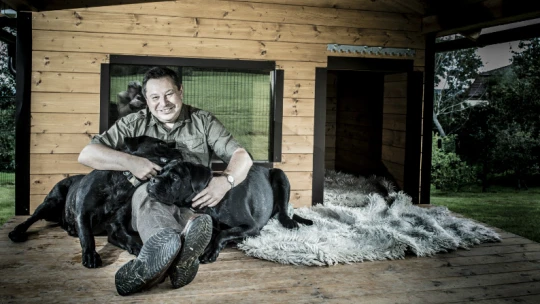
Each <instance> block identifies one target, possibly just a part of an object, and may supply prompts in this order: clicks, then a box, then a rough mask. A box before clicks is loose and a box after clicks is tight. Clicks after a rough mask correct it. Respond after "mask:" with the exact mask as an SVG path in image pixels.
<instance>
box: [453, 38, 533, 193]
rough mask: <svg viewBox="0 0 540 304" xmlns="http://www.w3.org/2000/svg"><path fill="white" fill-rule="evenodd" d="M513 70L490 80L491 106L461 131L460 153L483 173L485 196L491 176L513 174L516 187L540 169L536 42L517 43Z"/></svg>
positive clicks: (483, 108) (475, 112)
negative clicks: (519, 49) (525, 177)
mask: <svg viewBox="0 0 540 304" xmlns="http://www.w3.org/2000/svg"><path fill="white" fill-rule="evenodd" d="M519 47H520V48H521V51H519V52H516V51H513V58H512V68H511V69H510V70H508V71H506V72H505V73H502V74H499V75H494V76H493V77H492V78H491V79H490V80H489V84H488V86H487V88H488V95H489V98H488V99H489V103H488V104H485V105H482V106H479V107H475V108H474V109H472V110H471V114H470V116H471V119H469V120H468V121H467V123H466V124H465V126H464V127H463V129H462V130H461V131H460V135H459V138H460V144H459V147H460V149H459V152H458V153H460V154H461V155H462V156H463V157H464V158H465V159H466V160H467V161H468V162H469V163H475V164H479V165H480V166H481V168H482V170H481V172H482V173H481V177H480V178H481V179H482V181H483V190H484V191H485V189H486V187H487V179H488V175H489V174H493V173H502V174H506V173H513V174H514V175H515V178H516V182H517V183H516V186H517V187H518V188H519V187H520V186H522V180H523V177H524V176H527V175H532V174H537V173H539V167H540V119H539V116H540V39H539V38H535V39H531V40H527V41H521V42H520V43H519Z"/></svg>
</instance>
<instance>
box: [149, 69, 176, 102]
mask: <svg viewBox="0 0 540 304" xmlns="http://www.w3.org/2000/svg"><path fill="white" fill-rule="evenodd" d="M164 77H171V79H172V80H173V83H174V84H175V85H176V86H177V87H178V88H179V89H180V85H181V82H180V78H179V77H178V74H176V72H175V71H173V70H172V69H170V68H168V67H159V66H157V67H153V68H151V69H150V70H148V71H146V73H145V74H144V78H143V82H142V92H143V95H144V96H146V83H147V82H148V80H150V79H160V78H164Z"/></svg>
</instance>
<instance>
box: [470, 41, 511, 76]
mask: <svg viewBox="0 0 540 304" xmlns="http://www.w3.org/2000/svg"><path fill="white" fill-rule="evenodd" d="M518 42H519V41H512V42H505V43H499V44H493V45H489V46H486V47H483V48H479V49H478V51H477V53H478V55H479V56H480V58H481V59H482V62H483V63H484V66H483V67H482V68H480V72H484V71H489V70H493V69H496V68H500V67H503V66H505V65H509V64H510V63H511V62H510V58H512V53H511V50H510V47H512V49H513V50H514V51H517V50H518Z"/></svg>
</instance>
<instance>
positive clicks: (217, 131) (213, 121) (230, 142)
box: [206, 114, 242, 163]
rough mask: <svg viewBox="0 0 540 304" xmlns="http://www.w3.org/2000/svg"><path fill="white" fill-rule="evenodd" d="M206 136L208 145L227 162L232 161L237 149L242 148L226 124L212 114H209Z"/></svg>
mask: <svg viewBox="0 0 540 304" xmlns="http://www.w3.org/2000/svg"><path fill="white" fill-rule="evenodd" d="M206 136H207V142H208V145H209V146H210V147H211V148H212V150H213V151H214V153H216V155H217V156H218V157H219V158H220V159H221V160H223V161H224V162H226V163H229V162H230V161H231V157H232V155H233V153H234V151H236V149H238V148H242V146H241V145H240V143H239V142H238V141H237V140H236V139H234V137H233V136H232V134H231V133H230V132H229V131H228V130H227V129H226V128H225V126H223V124H222V123H221V122H220V121H219V120H218V119H217V118H216V117H215V116H214V115H212V114H209V115H208V122H207V127H206Z"/></svg>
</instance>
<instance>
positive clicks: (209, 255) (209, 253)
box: [199, 248, 219, 264]
mask: <svg viewBox="0 0 540 304" xmlns="http://www.w3.org/2000/svg"><path fill="white" fill-rule="evenodd" d="M206 249H207V250H206V251H205V252H204V253H203V254H202V255H201V256H200V257H199V262H201V263H202V264H209V263H214V262H215V261H216V260H217V258H218V256H219V251H217V252H216V251H215V250H208V248H206Z"/></svg>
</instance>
